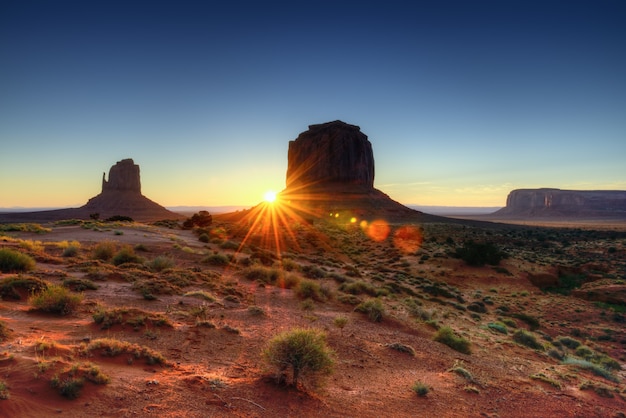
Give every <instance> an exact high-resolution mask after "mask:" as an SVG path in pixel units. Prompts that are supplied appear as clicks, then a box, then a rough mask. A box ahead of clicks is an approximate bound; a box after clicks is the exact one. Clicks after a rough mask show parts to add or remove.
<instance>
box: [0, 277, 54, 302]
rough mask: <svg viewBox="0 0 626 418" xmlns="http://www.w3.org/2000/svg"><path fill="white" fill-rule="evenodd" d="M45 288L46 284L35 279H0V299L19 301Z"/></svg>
mask: <svg viewBox="0 0 626 418" xmlns="http://www.w3.org/2000/svg"><path fill="white" fill-rule="evenodd" d="M47 288H48V283H47V282H45V281H43V280H41V279H38V278H36V277H30V276H12V277H5V278H3V279H0V297H1V298H3V299H7V298H8V299H14V300H19V299H22V297H23V296H26V295H31V294H34V293H39V292H41V291H43V290H45V289H47Z"/></svg>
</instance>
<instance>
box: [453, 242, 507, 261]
mask: <svg viewBox="0 0 626 418" xmlns="http://www.w3.org/2000/svg"><path fill="white" fill-rule="evenodd" d="M456 256H457V257H458V258H460V259H462V260H463V261H465V263H466V264H468V265H470V266H484V265H485V264H489V265H492V266H497V265H498V264H500V261H501V260H502V259H503V258H504V253H502V252H501V251H500V250H499V249H498V247H496V246H495V245H494V244H492V243H477V242H474V241H468V242H466V243H464V244H463V247H462V248H457V250H456Z"/></svg>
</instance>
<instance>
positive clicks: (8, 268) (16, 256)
mask: <svg viewBox="0 0 626 418" xmlns="http://www.w3.org/2000/svg"><path fill="white" fill-rule="evenodd" d="M34 268H35V260H33V258H32V257H30V256H29V255H27V254H24V253H21V252H19V251H14V250H11V249H9V248H0V271H1V272H2V273H17V272H24V271H30V270H33V269H34Z"/></svg>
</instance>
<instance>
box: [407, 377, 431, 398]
mask: <svg viewBox="0 0 626 418" xmlns="http://www.w3.org/2000/svg"><path fill="white" fill-rule="evenodd" d="M411 390H412V391H413V392H415V394H416V395H417V396H426V395H428V392H430V387H429V386H428V385H427V384H426V383H424V382H421V381H419V380H418V381H416V382H415V383H413V386H411Z"/></svg>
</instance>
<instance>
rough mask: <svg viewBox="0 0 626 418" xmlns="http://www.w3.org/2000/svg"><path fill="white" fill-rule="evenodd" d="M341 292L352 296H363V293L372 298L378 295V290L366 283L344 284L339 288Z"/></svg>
mask: <svg viewBox="0 0 626 418" xmlns="http://www.w3.org/2000/svg"><path fill="white" fill-rule="evenodd" d="M339 290H341V291H342V292H345V293H349V294H351V295H361V294H363V293H365V294H368V295H370V296H376V295H377V289H376V288H375V287H374V286H372V285H371V284H369V283H365V282H362V281H357V282H351V283H347V282H346V283H342V284H341V285H340V286H339Z"/></svg>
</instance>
